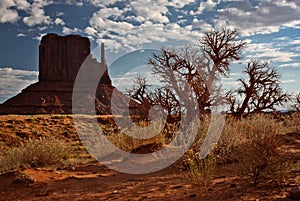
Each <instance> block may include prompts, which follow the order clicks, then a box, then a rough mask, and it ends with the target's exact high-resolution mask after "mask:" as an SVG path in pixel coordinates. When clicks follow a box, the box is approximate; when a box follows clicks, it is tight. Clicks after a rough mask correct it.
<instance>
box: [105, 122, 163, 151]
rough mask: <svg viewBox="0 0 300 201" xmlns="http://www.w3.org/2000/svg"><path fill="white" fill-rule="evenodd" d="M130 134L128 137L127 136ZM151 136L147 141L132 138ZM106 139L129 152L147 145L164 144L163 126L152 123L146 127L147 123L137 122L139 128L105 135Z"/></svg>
mask: <svg viewBox="0 0 300 201" xmlns="http://www.w3.org/2000/svg"><path fill="white" fill-rule="evenodd" d="M129 134H130V135H129ZM141 134H143V135H144V136H153V135H155V136H153V137H149V138H148V139H139V138H135V137H133V136H139V135H141ZM107 138H108V139H109V140H110V141H111V142H112V143H113V144H114V145H116V146H117V147H119V148H120V149H122V150H124V151H127V152H131V151H133V150H135V149H137V148H139V147H141V146H144V145H147V144H166V140H167V139H166V138H165V134H164V124H163V123H162V122H159V121H158V122H152V123H151V125H148V123H147V122H144V123H143V122H139V126H136V127H135V128H133V129H123V130H122V131H121V132H118V133H113V134H110V135H107Z"/></svg>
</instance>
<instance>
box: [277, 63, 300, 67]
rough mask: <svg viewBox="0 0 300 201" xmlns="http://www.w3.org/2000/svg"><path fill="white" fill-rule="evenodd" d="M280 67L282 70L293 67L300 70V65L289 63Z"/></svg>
mask: <svg viewBox="0 0 300 201" xmlns="http://www.w3.org/2000/svg"><path fill="white" fill-rule="evenodd" d="M278 67H280V68H287V67H291V68H300V63H287V64H281V65H279V66H278Z"/></svg>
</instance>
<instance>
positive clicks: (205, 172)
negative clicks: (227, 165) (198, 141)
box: [184, 150, 216, 189]
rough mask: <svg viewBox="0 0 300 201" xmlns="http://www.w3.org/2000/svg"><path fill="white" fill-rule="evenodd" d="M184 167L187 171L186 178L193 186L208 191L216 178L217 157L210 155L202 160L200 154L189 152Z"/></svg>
mask: <svg viewBox="0 0 300 201" xmlns="http://www.w3.org/2000/svg"><path fill="white" fill-rule="evenodd" d="M184 166H185V167H186V169H187V174H186V175H185V178H186V179H187V180H188V181H189V182H191V183H192V184H194V185H198V186H199V185H200V186H202V187H204V188H206V189H207V188H208V186H209V184H210V183H211V180H212V179H213V177H214V173H215V167H216V157H215V155H214V154H209V155H208V156H207V157H206V158H205V159H200V157H199V153H197V152H194V151H193V150H189V151H188V152H187V154H186V156H185V159H184Z"/></svg>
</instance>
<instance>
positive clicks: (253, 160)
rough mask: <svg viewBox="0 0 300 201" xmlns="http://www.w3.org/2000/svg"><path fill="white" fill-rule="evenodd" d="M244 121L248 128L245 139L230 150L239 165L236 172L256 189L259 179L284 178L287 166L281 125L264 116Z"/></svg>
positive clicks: (256, 116) (252, 117)
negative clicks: (249, 180) (282, 147)
mask: <svg viewBox="0 0 300 201" xmlns="http://www.w3.org/2000/svg"><path fill="white" fill-rule="evenodd" d="M243 121H245V123H246V124H248V126H247V131H245V132H244V139H243V140H242V141H241V143H238V144H237V145H235V146H232V149H231V158H232V159H235V160H236V161H237V163H236V170H237V172H238V173H239V174H240V175H242V176H246V177H250V178H251V179H252V181H253V183H254V185H257V183H258V179H259V178H265V179H268V178H269V179H273V180H274V179H280V178H282V177H283V176H284V175H282V173H283V170H284V167H285V162H284V158H283V157H282V154H281V149H280V146H281V143H280V141H279V137H278V135H279V134H280V132H281V128H282V126H281V123H279V122H277V121H276V120H275V119H272V118H271V117H266V116H264V115H254V116H251V117H250V118H248V119H244V120H243Z"/></svg>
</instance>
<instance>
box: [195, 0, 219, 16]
mask: <svg viewBox="0 0 300 201" xmlns="http://www.w3.org/2000/svg"><path fill="white" fill-rule="evenodd" d="M216 5H217V3H216V2H214V1H213V0H207V1H203V2H201V3H200V6H199V8H198V11H197V12H196V13H195V14H202V13H203V11H204V10H212V9H213V8H215V6H216Z"/></svg>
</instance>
